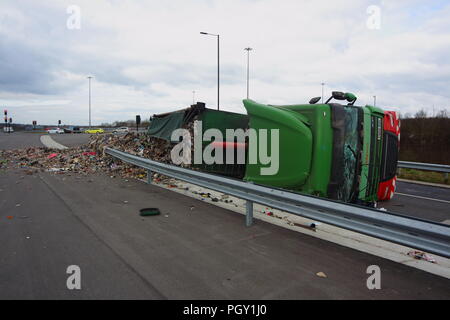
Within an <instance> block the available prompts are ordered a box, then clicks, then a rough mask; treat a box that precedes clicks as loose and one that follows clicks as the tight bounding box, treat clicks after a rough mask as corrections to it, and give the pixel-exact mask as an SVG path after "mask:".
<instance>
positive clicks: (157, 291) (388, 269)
mask: <svg viewBox="0 0 450 320" xmlns="http://www.w3.org/2000/svg"><path fill="white" fill-rule="evenodd" d="M75 136H77V137H75ZM81 136H83V135H67V136H66V135H61V136H58V137H55V140H57V141H58V142H59V143H61V144H65V143H66V144H67V145H70V143H73V144H74V145H76V144H78V143H83V142H82V141H78V140H76V139H83V138H81ZM11 137H13V135H11V136H10V137H7V138H6V137H4V136H0V145H1V146H2V148H3V147H4V146H7V147H8V148H18V147H24V146H31V145H33V146H39V143H38V142H39V135H33V134H27V133H19V134H17V135H15V136H14V138H11ZM85 137H87V136H85ZM64 139H66V141H64ZM70 139H73V140H70ZM69 140H70V141H69ZM5 141H6V142H5ZM415 186H417V185H413V186H412V188H413V190H412V191H411V190H407V189H406V188H410V187H411V186H408V184H405V185H404V186H402V187H401V188H405V189H404V190H406V191H408V192H412V193H415V192H416V191H417V190H416V189H415ZM420 187H422V186H420ZM424 190H425V191H426V190H428V189H426V188H424ZM433 190H434V189H430V190H428V192H434V193H433V194H430V195H431V196H434V197H436V196H437V197H441V198H443V199H447V198H446V197H447V196H448V194H447V192H446V190H440V191H437V192H436V191H433ZM417 192H420V191H417ZM439 192H441V193H442V194H441V193H439ZM398 199H399V200H398V201H400V202H399V203H398V204H402V201H404V203H406V202H408V201H411V199H409V198H405V199H403V198H401V197H398ZM413 201H414V200H413ZM420 201H422V202H424V201H423V199H422V200H420ZM393 203H394V205H395V204H396V203H395V202H393ZM417 205H419V204H417ZM422 205H424V204H422ZM432 205H435V203H434V202H432V203H431V204H430V206H432ZM146 207H157V208H159V209H160V210H161V212H162V214H161V215H159V216H152V217H141V216H139V210H140V209H142V208H146ZM386 207H387V206H386ZM446 208H448V206H447V207H446ZM398 209H399V210H403V209H404V208H403V207H401V206H399V207H398ZM405 210H406V209H405ZM447 211H448V210H447ZM443 218H444V216H439V219H443ZM0 241H1V243H2V249H1V250H0V299H18V298H20V299H125V298H126V299H129V298H133V299H450V289H449V288H450V280H448V279H444V278H441V277H439V276H435V275H432V274H429V273H426V272H424V271H420V270H417V269H414V268H411V267H408V266H405V265H402V264H397V263H395V262H391V261H389V260H386V259H383V258H379V257H375V256H372V255H369V254H365V253H362V252H359V251H356V250H353V249H350V248H346V247H343V246H339V245H337V244H334V243H330V242H326V241H323V240H320V239H317V238H314V237H310V236H307V235H303V234H299V233H297V232H294V231H290V230H287V229H284V228H280V227H277V226H274V225H271V224H268V223H264V222H262V221H256V224H255V225H254V226H252V227H251V228H246V227H245V226H244V223H243V216H241V215H240V214H237V213H234V212H230V211H227V210H225V209H222V208H218V207H215V206H213V205H211V204H207V203H204V202H201V201H198V200H195V199H192V198H189V197H186V196H183V195H180V194H178V193H174V192H171V191H169V190H165V189H161V188H159V187H157V186H151V185H150V186H149V185H146V184H144V183H142V182H139V181H135V180H130V181H127V180H123V179H120V178H111V177H109V176H107V175H105V174H98V175H94V176H82V175H68V174H64V175H58V174H50V173H35V174H32V175H28V174H26V172H25V171H22V170H8V171H5V170H3V171H0ZM71 265H76V266H79V267H80V270H81V290H69V289H68V288H67V285H66V282H67V279H68V277H69V274H67V273H66V271H67V268H68V267H69V266H71ZM369 265H378V266H379V267H380V268H381V272H382V285H381V286H382V289H381V290H369V289H367V287H366V281H367V277H368V276H369V275H368V274H367V273H366V269H367V267H368V266H369ZM317 272H323V273H325V274H326V275H327V278H320V277H318V276H317V275H316V273H317Z"/></svg>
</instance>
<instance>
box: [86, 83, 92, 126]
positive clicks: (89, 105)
mask: <svg viewBox="0 0 450 320" xmlns="http://www.w3.org/2000/svg"><path fill="white" fill-rule="evenodd" d="M87 78H88V79H89V129H90V128H91V79H92V76H89V77H87Z"/></svg>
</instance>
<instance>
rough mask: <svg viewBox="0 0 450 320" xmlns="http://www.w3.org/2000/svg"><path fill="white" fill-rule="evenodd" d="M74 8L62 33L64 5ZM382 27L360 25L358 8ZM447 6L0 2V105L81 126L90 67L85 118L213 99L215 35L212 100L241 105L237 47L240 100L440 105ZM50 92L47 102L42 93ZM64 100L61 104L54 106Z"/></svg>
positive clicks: (23, 117)
mask: <svg viewBox="0 0 450 320" xmlns="http://www.w3.org/2000/svg"><path fill="white" fill-rule="evenodd" d="M73 4H75V5H78V6H79V7H80V9H81V29H79V30H69V29H67V27H66V21H67V18H68V17H69V14H67V12H66V9H67V7H68V6H69V5H73ZM373 4H375V5H378V6H379V7H380V10H381V28H380V29H379V30H369V29H368V28H367V26H366V21H367V18H368V14H367V12H366V9H367V7H368V6H369V5H373ZM449 14H450V5H449V4H448V2H447V1H434V2H432V1H431V2H430V1H419V0H414V1H403V0H400V1H395V2H393V1H357V0H342V1H336V2H331V3H330V2H325V1H324V2H317V1H306V0H305V1H298V0H285V1H282V2H279V1H276V0H229V1H213V0H211V1H206V0H204V1H185V0H173V1H170V2H160V1H145V2H144V1H142V2H137V1H131V0H123V1H111V0H110V1H107V0H99V1H88V0H79V1H66V0H63V1H56V0H55V1H53V0H42V1H39V3H37V2H35V1H31V0H28V1H27V0H19V1H13V0H6V1H2V2H1V3H0V70H1V72H0V93H1V96H0V97H1V98H0V104H2V105H8V104H9V105H10V106H11V109H12V111H14V110H16V111H17V113H18V114H17V116H15V119H17V121H23V122H30V121H31V120H35V118H36V117H39V119H38V120H39V121H40V122H42V121H54V122H55V119H56V117H65V118H68V120H67V121H66V122H67V123H80V124H86V123H87V113H86V112H87V94H88V87H87V79H86V77H87V76H88V75H93V76H94V79H93V81H92V103H93V110H95V111H94V112H95V116H94V117H93V118H94V119H95V120H96V121H98V122H99V123H100V122H107V121H109V122H112V121H114V120H121V119H128V118H133V117H134V115H135V114H137V112H139V113H141V114H143V116H144V117H146V116H145V115H144V114H145V113H147V116H150V115H151V114H153V113H157V112H158V111H168V110H175V109H177V108H181V107H185V106H187V105H189V104H190V103H191V102H192V91H193V90H195V91H196V97H197V100H201V101H204V102H206V103H207V106H210V107H213V108H214V107H215V106H216V105H217V101H216V82H217V79H216V72H217V52H216V45H217V44H216V38H215V37H211V36H204V35H200V34H199V32H200V31H206V32H211V33H219V34H220V37H221V38H220V39H221V42H220V44H221V48H220V52H221V56H220V57H221V73H220V76H221V107H222V108H224V109H226V110H230V111H238V112H245V110H244V109H243V107H242V99H243V98H244V97H245V94H246V62H247V59H246V52H245V51H244V50H243V49H244V48H245V47H248V46H251V47H252V48H254V50H253V51H251V53H250V55H251V56H250V58H251V60H250V66H251V69H250V70H251V72H250V74H251V83H250V94H251V97H252V98H253V99H255V100H257V101H261V102H266V103H273V104H283V103H304V102H307V101H308V100H309V99H310V98H311V97H313V96H318V95H320V94H321V85H320V83H321V82H325V83H326V86H325V92H326V94H327V95H328V94H329V93H330V92H331V91H332V90H343V91H351V92H354V93H356V94H357V96H358V97H359V99H358V101H359V102H360V103H361V104H364V103H371V102H372V100H373V95H376V96H377V105H379V106H382V107H383V106H385V107H390V108H396V109H398V110H401V111H402V112H409V113H414V112H415V111H417V110H418V109H420V108H423V107H427V106H430V104H431V103H432V104H435V105H436V109H440V108H448V107H449V106H450V105H449V93H448V92H447V91H446V86H448V83H449V82H450V81H449V80H450V62H449V60H448V56H449V54H450V40H449V37H448V34H449V32H450V22H449V20H448V15H449ZM52 101H53V102H52ZM61 102H64V103H61Z"/></svg>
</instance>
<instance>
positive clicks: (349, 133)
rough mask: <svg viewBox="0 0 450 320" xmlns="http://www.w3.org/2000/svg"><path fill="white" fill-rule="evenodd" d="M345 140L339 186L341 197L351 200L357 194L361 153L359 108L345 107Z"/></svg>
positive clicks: (341, 198)
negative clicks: (341, 176)
mask: <svg viewBox="0 0 450 320" xmlns="http://www.w3.org/2000/svg"><path fill="white" fill-rule="evenodd" d="M344 110H345V122H344V125H345V127H344V141H343V148H344V150H343V181H342V182H343V183H342V184H341V185H340V186H339V189H338V190H339V191H338V194H339V199H340V200H343V201H351V200H352V198H353V197H354V196H355V194H356V191H357V190H356V189H357V186H356V177H357V166H358V154H359V148H360V147H359V137H360V134H359V113H358V108H355V107H347V106H346V107H344Z"/></svg>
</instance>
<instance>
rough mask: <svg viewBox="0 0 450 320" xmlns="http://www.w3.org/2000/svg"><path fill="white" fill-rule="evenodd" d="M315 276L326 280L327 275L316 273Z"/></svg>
mask: <svg viewBox="0 0 450 320" xmlns="http://www.w3.org/2000/svg"><path fill="white" fill-rule="evenodd" d="M316 276H318V277H320V278H328V277H327V275H326V274H325V273H323V272H322V271H320V272H317V273H316Z"/></svg>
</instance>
